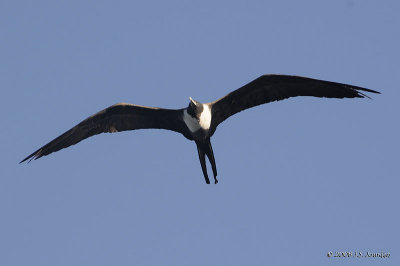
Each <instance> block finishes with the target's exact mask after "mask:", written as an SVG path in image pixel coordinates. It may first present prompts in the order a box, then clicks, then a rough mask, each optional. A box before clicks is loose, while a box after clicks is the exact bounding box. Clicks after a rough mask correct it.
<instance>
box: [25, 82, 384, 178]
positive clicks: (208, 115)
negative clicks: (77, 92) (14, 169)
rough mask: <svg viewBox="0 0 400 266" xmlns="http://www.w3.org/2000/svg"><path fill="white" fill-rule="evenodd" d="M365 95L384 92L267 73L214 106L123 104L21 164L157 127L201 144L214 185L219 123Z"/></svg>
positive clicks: (89, 120) (202, 158) (202, 162)
mask: <svg viewBox="0 0 400 266" xmlns="http://www.w3.org/2000/svg"><path fill="white" fill-rule="evenodd" d="M363 92H369V93H380V92H377V91H374V90H370V89H366V88H361V87H357V86H353V85H348V84H342V83H337V82H330V81H323V80H318V79H312V78H306V77H299V76H288V75H263V76H261V77H259V78H257V79H255V80H253V81H251V82H250V83H248V84H246V85H244V86H243V87H241V88H239V89H237V90H235V91H233V92H231V93H229V94H228V95H226V96H225V97H222V98H221V99H219V100H216V101H214V102H210V103H204V104H203V103H200V102H198V101H195V100H193V99H192V98H189V99H190V101H189V105H188V107H186V108H182V109H163V108H156V107H146V106H140V105H135V104H128V103H118V104H115V105H112V106H110V107H108V108H106V109H104V110H102V111H100V112H98V113H96V114H94V115H92V116H90V117H88V118H87V119H85V120H83V121H82V122H80V123H79V124H78V125H76V126H75V127H73V128H71V129H70V130H68V131H67V132H65V133H64V134H62V135H60V136H59V137H57V138H55V139H54V140H52V141H50V142H49V143H47V144H46V145H44V146H43V147H41V148H39V149H38V150H37V151H35V152H33V153H32V154H31V155H29V156H28V157H26V158H25V159H23V160H22V161H21V162H20V163H22V162H25V161H27V160H29V161H31V160H32V159H35V160H36V159H39V158H40V157H42V156H46V155H49V154H50V153H53V152H56V151H59V150H61V149H63V148H67V147H69V146H71V145H74V144H76V143H78V142H80V141H81V140H84V139H86V138H89V137H91V136H94V135H97V134H100V133H105V132H109V133H114V132H120V131H126V130H136V129H147V128H158V129H167V130H172V131H176V132H178V133H181V134H182V135H183V136H184V137H186V138H187V139H189V140H193V141H194V142H195V143H196V145H197V153H198V155H199V159H200V165H201V169H202V171H203V175H204V179H205V181H206V183H207V184H210V179H209V178H208V174H207V168H206V156H207V157H208V160H209V161H210V164H211V168H212V172H213V175H214V182H215V184H217V183H218V179H217V167H216V164H215V158H214V152H213V149H212V147H211V142H210V138H211V137H212V135H213V134H214V132H215V130H216V129H217V127H218V125H219V124H221V123H222V122H223V121H225V119H227V118H228V117H230V116H232V115H234V114H236V113H238V112H240V111H243V110H246V109H248V108H251V107H254V106H257V105H261V104H264V103H269V102H274V101H280V100H284V99H287V98H290V97H296V96H314V97H321V98H323V97H326V98H364V97H367V98H369V97H368V96H367V95H365V94H364V93H363Z"/></svg>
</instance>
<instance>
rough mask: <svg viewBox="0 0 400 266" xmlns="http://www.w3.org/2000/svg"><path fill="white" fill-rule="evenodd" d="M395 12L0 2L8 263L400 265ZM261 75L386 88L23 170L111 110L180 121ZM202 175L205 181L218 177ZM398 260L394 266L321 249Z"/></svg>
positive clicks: (2, 238)
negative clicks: (204, 158)
mask: <svg viewBox="0 0 400 266" xmlns="http://www.w3.org/2000/svg"><path fill="white" fill-rule="evenodd" d="M399 10H400V4H399V2H398V1H366V0H365V1H356V0H347V1H317V0H316V1H197V2H193V1H192V2H191V1H1V2H0V34H1V41H0V77H1V78H0V87H1V97H0V101H1V105H0V108H1V113H2V130H1V132H0V134H1V139H2V141H1V142H0V143H1V151H2V152H1V153H0V156H1V162H2V163H1V166H2V167H1V168H0V176H1V178H0V211H1V219H0V250H1V256H0V264H1V265H350V264H351V265H399V263H400V260H399V259H398V258H399V256H398V255H399V254H400V245H399V229H398V225H399V224H400V221H399V220H400V219H399V212H398V202H399V193H398V188H399V185H400V181H399V178H400V174H399V169H398V165H399V148H400V145H399V144H400V142H399V137H398V136H399V135H400V129H399V123H398V121H399V113H400V112H399V111H400V110H399V109H400V108H399V105H398V98H399V96H400V93H399V89H398V77H399V75H400V64H399V61H400V53H399V47H400V28H399V25H400V17H399V15H398V13H399ZM265 73H278V74H293V75H302V76H308V77H313V78H318V79H325V80H331V81H337V82H343V83H349V84H353V85H358V86H362V87H367V88H370V89H374V90H378V91H381V92H382V94H381V95H372V97H373V100H368V99H351V100H349V99H347V100H337V99H318V98H306V97H304V98H293V99H289V100H286V101H282V102H277V103H271V104H268V105H264V106H261V107H257V108H253V109H251V110H248V111H246V112H242V113H240V114H238V115H236V116H234V117H231V118H230V119H228V120H227V121H225V122H224V123H223V124H222V125H220V126H219V128H218V130H217V132H216V134H215V135H214V137H213V139H212V143H213V148H214V153H215V156H216V162H217V167H218V173H219V181H220V183H219V184H218V185H206V184H205V182H204V178H203V176H202V172H201V168H200V164H199V161H198V157H197V151H196V147H195V144H194V143H193V142H190V141H187V140H186V139H185V138H183V137H182V136H181V135H179V134H176V133H174V132H169V131H158V130H142V131H134V132H123V133H118V134H103V135H99V136H96V137H93V138H91V139H88V140H85V141H83V142H81V143H79V144H78V145H76V146H73V147H70V148H68V149H66V150H62V151H60V152H57V153H55V154H52V155H51V156H48V157H44V158H41V159H40V160H37V161H34V162H32V163H30V164H27V165H26V164H21V165H19V164H18V162H19V161H20V160H21V159H23V158H24V157H25V156H27V155H28V154H30V153H31V152H33V151H34V150H36V149H37V148H39V147H40V146H42V145H43V144H46V143H47V142H48V141H50V140H52V139H53V138H55V137H56V136H58V135H59V134H61V133H63V132H64V131H66V130H68V129H69V128H71V127H72V126H74V125H75V124H77V123H78V122H80V121H81V120H83V119H85V118H86V117H88V116H89V115H91V114H93V113H95V112H97V111H99V110H101V109H103V108H105V107H108V106H110V105H112V104H115V103H117V102H129V103H135V104H140V105H147V106H158V107H165V108H181V107H185V106H187V104H188V102H189V96H191V97H193V98H194V99H196V100H199V101H201V102H209V101H212V100H215V99H217V98H219V97H222V96H224V95H225V94H227V93H228V92H230V91H231V90H234V89H236V88H238V87H240V86H242V85H244V84H246V83H247V82H249V81H251V80H253V79H255V78H257V77H258V76H260V75H261V74H265ZM209 170H210V169H209ZM329 251H332V252H340V251H344V252H345V251H351V252H363V253H364V254H365V253H366V252H389V253H390V254H391V257H390V258H388V259H378V258H328V257H327V253H328V252H329Z"/></svg>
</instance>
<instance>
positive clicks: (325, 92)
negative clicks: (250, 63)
mask: <svg viewBox="0 0 400 266" xmlns="http://www.w3.org/2000/svg"><path fill="white" fill-rule="evenodd" d="M360 91H366V92H372V93H379V92H377V91H374V90H369V89H365V88H361V87H357V86H352V85H347V84H341V83H336V82H330V81H324V80H318V79H311V78H305V77H298V76H287V75H263V76H261V77H259V78H257V79H255V80H253V81H252V82H250V83H248V84H246V85H244V86H243V87H241V88H239V89H237V90H235V91H233V92H231V93H229V94H228V95H226V96H225V97H223V98H221V99H219V100H216V101H215V102H212V103H211V110H212V122H211V129H212V130H215V129H216V127H217V126H218V125H219V124H220V123H222V122H223V121H224V120H225V119H227V118H228V117H230V116H231V115H234V114H236V113H238V112H240V111H243V110H245V109H248V108H251V107H254V106H257V105H260V104H264V103H269V102H273V101H279V100H283V99H287V98H289V97H296V96H314V97H327V98H355V97H358V98H363V97H368V96H366V95H365V94H363V93H362V92H360Z"/></svg>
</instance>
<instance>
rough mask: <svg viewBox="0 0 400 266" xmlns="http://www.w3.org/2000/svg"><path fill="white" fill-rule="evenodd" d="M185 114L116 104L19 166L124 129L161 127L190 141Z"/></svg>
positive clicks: (74, 128)
mask: <svg viewBox="0 0 400 266" xmlns="http://www.w3.org/2000/svg"><path fill="white" fill-rule="evenodd" d="M182 112H183V110H182V109H180V110H170V109H162V108H152V107H144V106H138V105H133V104H127V103H119V104H115V105H113V106H110V107H108V108H106V109H104V110H102V111H100V112H98V113H96V114H94V115H92V116H91V117H89V118H87V119H85V120H84V121H82V122H81V123H79V124H78V125H76V126H75V127H73V128H71V129H70V130H68V131H67V132H65V133H64V134H62V135H61V136H59V137H57V138H55V139H54V140H52V141H51V142H49V143H48V144H46V145H44V146H43V147H41V148H40V149H38V150H37V151H35V152H34V153H32V154H31V155H29V156H28V157H26V158H25V159H23V160H22V161H21V162H20V163H22V162H24V161H26V160H28V159H30V160H32V159H35V160H36V159H38V158H40V157H42V156H45V155H48V154H50V153H52V152H56V151H59V150H61V149H63V148H66V147H69V146H71V145H74V144H76V143H78V142H80V141H81V140H84V139H86V138H89V137H91V136H94V135H97V134H100V133H103V132H110V133H113V132H119V131H125V130H135V129H145V128H160V129H167V130H173V131H177V132H179V133H182V134H183V135H184V136H185V137H187V138H190V132H188V130H187V127H186V126H185V123H184V122H183V120H182Z"/></svg>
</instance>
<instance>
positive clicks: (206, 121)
mask: <svg viewBox="0 0 400 266" xmlns="http://www.w3.org/2000/svg"><path fill="white" fill-rule="evenodd" d="M210 125H211V110H210V107H209V106H208V105H206V104H203V112H202V113H201V115H200V126H201V127H202V128H203V129H206V130H207V129H209V128H210Z"/></svg>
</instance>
